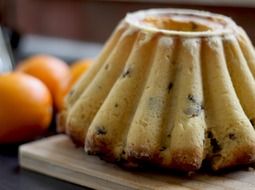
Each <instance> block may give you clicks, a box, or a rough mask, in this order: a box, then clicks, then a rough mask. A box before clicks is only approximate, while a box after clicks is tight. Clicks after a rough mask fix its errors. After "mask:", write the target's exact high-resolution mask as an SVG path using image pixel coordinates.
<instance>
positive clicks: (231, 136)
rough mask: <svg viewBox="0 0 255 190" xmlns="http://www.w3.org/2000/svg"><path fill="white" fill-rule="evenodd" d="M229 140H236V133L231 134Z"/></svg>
mask: <svg viewBox="0 0 255 190" xmlns="http://www.w3.org/2000/svg"><path fill="white" fill-rule="evenodd" d="M228 138H229V139H231V140H235V139H236V135H235V134H234V133H230V134H229V135H228Z"/></svg>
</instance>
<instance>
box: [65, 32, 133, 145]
mask: <svg viewBox="0 0 255 190" xmlns="http://www.w3.org/2000/svg"><path fill="white" fill-rule="evenodd" d="M136 36H137V33H136V32H135V33H130V32H129V30H127V31H125V32H124V33H123V34H122V35H121V36H120V39H119V42H117V44H115V47H114V49H113V51H112V52H111V54H110V55H109V57H108V58H107V60H106V61H105V62H104V63H103V64H102V66H101V67H100V69H99V70H98V72H97V75H96V76H95V77H94V78H93V80H92V81H91V82H90V84H89V85H88V86H87V88H86V89H84V92H83V93H82V94H81V95H80V98H79V99H78V100H77V101H76V102H75V103H74V105H73V107H72V108H71V109H70V111H69V116H68V117H67V122H66V126H67V132H68V133H69V134H74V133H76V134H77V137H76V139H77V140H78V137H79V139H80V144H83V143H84V138H85V136H86V132H87V128H88V127H89V125H90V123H91V122H92V120H93V118H94V117H95V114H96V113H97V111H98V110H99V109H100V107H101V105H102V103H103V101H104V99H105V98H106V96H107V95H108V93H109V91H110V90H111V87H112V85H113V84H114V83H115V81H116V80H117V79H118V76H119V74H120V73H121V71H122V68H124V66H125V62H126V60H127V59H128V57H129V54H130V52H131V49H132V47H133V43H134V40H135V38H136ZM106 66H107V67H106ZM98 73H99V74H98ZM85 108H86V109H85ZM73 126H75V127H73ZM78 126H79V127H78ZM72 130H75V131H74V132H73V131H72ZM76 130H78V131H77V132H76ZM79 133H84V134H80V135H79Z"/></svg>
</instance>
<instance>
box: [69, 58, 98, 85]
mask: <svg viewBox="0 0 255 190" xmlns="http://www.w3.org/2000/svg"><path fill="white" fill-rule="evenodd" d="M93 62H94V61H93V60H92V59H81V60H78V61H76V62H74V63H73V64H71V68H70V70H71V78H70V80H69V90H70V89H71V88H72V86H73V85H74V83H75V82H76V81H77V80H78V79H79V78H80V77H81V75H82V74H83V73H85V72H86V71H87V69H88V68H89V67H90V66H91V64H92V63H93Z"/></svg>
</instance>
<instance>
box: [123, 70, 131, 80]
mask: <svg viewBox="0 0 255 190" xmlns="http://www.w3.org/2000/svg"><path fill="white" fill-rule="evenodd" d="M130 72H131V71H130V69H126V70H125V71H124V72H123V74H122V77H123V78H125V77H127V76H129V75H130Z"/></svg>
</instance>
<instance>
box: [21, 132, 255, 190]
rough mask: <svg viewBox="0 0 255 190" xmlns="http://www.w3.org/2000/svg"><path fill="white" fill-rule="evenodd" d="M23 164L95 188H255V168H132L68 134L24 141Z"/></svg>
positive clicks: (31, 168) (247, 189)
mask: <svg viewBox="0 0 255 190" xmlns="http://www.w3.org/2000/svg"><path fill="white" fill-rule="evenodd" d="M19 159H20V165H21V167H24V168H27V169H30V170H33V171H36V172H40V173H43V174H46V175H49V176H52V177H56V178H59V179H62V180H65V181H68V182H71V183H75V184H79V185H82V186H86V187H90V188H95V189H120V190H121V189H160V190H163V189H176V190H178V189H183V190H184V189H213V190H217V189H245V190H249V189H250V190H252V189H255V171H254V170H253V169H251V168H250V169H243V170H237V171H232V172H228V173H224V174H218V175H216V174H208V173H202V172H199V173H198V174H193V175H190V176H188V175H180V174H175V173H174V172H170V171H160V170H159V169H157V170H156V171H155V169H154V170H153V169H147V170H146V171H145V170H144V171H130V170H125V169H123V168H120V167H119V166H117V165H114V164H110V163H107V162H105V161H102V160H100V159H99V158H98V157H96V156H89V155H87V154H86V153H85V152H84V151H83V149H82V148H79V149H78V148H75V146H74V145H73V143H72V142H71V141H70V140H69V138H68V137H66V136H65V135H57V136H53V137H49V138H45V139H42V140H39V141H36V142H32V143H29V144H25V145H22V146H21V147H20V149H19Z"/></svg>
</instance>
